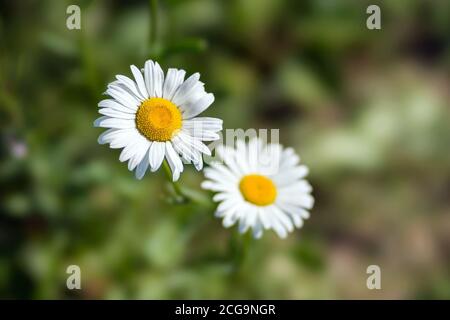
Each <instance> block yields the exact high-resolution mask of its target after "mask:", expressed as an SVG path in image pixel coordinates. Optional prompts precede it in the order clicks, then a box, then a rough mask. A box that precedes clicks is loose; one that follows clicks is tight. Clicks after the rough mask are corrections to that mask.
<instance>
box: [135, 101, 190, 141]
mask: <svg viewBox="0 0 450 320" xmlns="http://www.w3.org/2000/svg"><path fill="white" fill-rule="evenodd" d="M136 127H137V129H138V130H139V132H140V133H142V134H143V135H144V136H145V137H147V138H148V139H149V140H151V141H168V140H170V139H172V136H173V134H174V133H175V132H176V131H177V130H179V129H180V128H181V112H180V110H178V108H177V106H176V105H174V104H173V103H172V102H170V101H169V100H166V99H163V98H150V99H147V100H144V102H142V104H141V105H140V106H139V109H138V110H137V112H136Z"/></svg>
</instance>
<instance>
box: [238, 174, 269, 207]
mask: <svg viewBox="0 0 450 320" xmlns="http://www.w3.org/2000/svg"><path fill="white" fill-rule="evenodd" d="M239 190H241V193H242V196H243V197H244V198H245V200H247V201H248V202H251V203H253V204H255V205H257V206H267V205H269V204H272V203H274V202H275V199H276V197H277V188H276V187H275V184H274V183H273V182H272V180H270V179H269V178H266V177H264V176H261V175H259V174H249V175H246V176H244V177H243V178H242V179H241V182H240V183H239Z"/></svg>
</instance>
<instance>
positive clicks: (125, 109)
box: [94, 60, 222, 181]
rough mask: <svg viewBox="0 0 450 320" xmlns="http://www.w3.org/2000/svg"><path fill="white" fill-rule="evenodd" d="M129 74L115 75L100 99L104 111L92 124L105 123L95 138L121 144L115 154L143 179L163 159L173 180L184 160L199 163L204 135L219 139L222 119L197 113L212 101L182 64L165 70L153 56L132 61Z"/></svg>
mask: <svg viewBox="0 0 450 320" xmlns="http://www.w3.org/2000/svg"><path fill="white" fill-rule="evenodd" d="M131 72H132V74H133V79H131V78H129V77H126V76H123V75H117V76H116V79H117V80H116V81H114V82H112V83H110V84H109V85H108V89H107V90H106V94H107V95H109V96H110V99H105V100H102V101H100V103H99V104H98V106H99V107H100V109H99V113H100V114H102V115H103V116H102V117H100V118H98V119H97V120H96V121H95V122H94V126H97V127H102V128H108V130H106V131H105V132H103V133H102V134H101V135H100V136H99V138H98V142H99V143H100V144H109V146H110V147H111V148H113V149H117V148H120V149H122V148H123V150H122V152H121V154H120V157H119V160H120V161H122V162H124V161H128V169H129V170H135V174H136V177H137V178H138V179H142V177H143V176H144V175H145V173H146V172H147V171H148V169H150V170H151V171H156V170H158V168H159V167H160V166H161V164H162V162H163V161H164V159H166V160H167V162H168V163H169V166H170V169H171V170H172V174H173V177H172V178H173V180H174V181H176V180H178V178H179V177H180V174H181V172H183V168H184V167H183V162H184V163H192V164H194V166H195V167H196V169H197V170H201V169H202V167H203V154H207V155H210V154H211V153H210V150H209V149H208V147H207V146H206V145H205V144H204V143H203V141H213V140H217V139H219V135H218V134H217V132H218V131H221V130H222V120H220V119H217V118H210V117H197V115H199V114H200V113H202V112H203V111H205V110H206V109H207V108H208V107H209V106H210V105H211V104H212V103H213V101H214V96H213V95H212V94H211V93H206V92H205V89H204V84H203V83H202V82H201V81H199V79H200V75H199V74H198V73H195V74H193V75H191V76H190V77H189V78H187V79H186V80H185V79H184V77H185V74H186V72H185V71H184V70H178V69H173V68H171V69H169V70H168V71H167V74H166V75H165V76H164V72H163V71H162V69H161V67H160V66H159V64H158V63H157V62H153V61H151V60H148V61H147V62H146V63H145V66H144V68H143V69H141V70H139V69H138V68H137V67H136V66H134V65H133V66H131Z"/></svg>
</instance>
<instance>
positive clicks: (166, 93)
mask: <svg viewBox="0 0 450 320" xmlns="http://www.w3.org/2000/svg"><path fill="white" fill-rule="evenodd" d="M185 74H186V71H184V70H177V69H174V68H170V69H169V70H168V71H167V76H166V79H165V80H164V86H163V98H164V99H167V100H172V98H173V95H174V94H175V92H176V91H177V90H178V87H179V86H180V85H181V84H182V83H183V80H184V76H185Z"/></svg>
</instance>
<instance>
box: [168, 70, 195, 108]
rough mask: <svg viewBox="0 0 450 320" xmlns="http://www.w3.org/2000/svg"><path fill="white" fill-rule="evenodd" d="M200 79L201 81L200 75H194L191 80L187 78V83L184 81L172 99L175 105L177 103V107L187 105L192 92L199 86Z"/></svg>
mask: <svg viewBox="0 0 450 320" xmlns="http://www.w3.org/2000/svg"><path fill="white" fill-rule="evenodd" d="M198 79H200V74H199V73H194V74H193V75H191V76H190V77H189V78H187V79H186V81H184V82H183V83H182V84H181V85H180V86H179V87H178V90H177V91H176V92H175V94H174V96H173V98H172V101H173V103H175V104H176V105H181V104H183V103H185V102H186V101H187V100H188V98H189V94H190V92H191V91H192V90H193V89H194V88H195V86H196V85H197V84H198Z"/></svg>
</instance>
